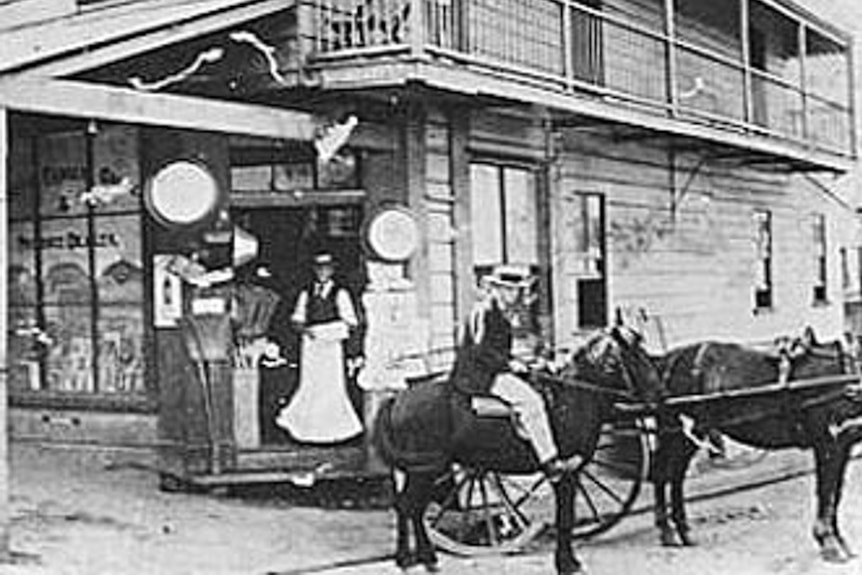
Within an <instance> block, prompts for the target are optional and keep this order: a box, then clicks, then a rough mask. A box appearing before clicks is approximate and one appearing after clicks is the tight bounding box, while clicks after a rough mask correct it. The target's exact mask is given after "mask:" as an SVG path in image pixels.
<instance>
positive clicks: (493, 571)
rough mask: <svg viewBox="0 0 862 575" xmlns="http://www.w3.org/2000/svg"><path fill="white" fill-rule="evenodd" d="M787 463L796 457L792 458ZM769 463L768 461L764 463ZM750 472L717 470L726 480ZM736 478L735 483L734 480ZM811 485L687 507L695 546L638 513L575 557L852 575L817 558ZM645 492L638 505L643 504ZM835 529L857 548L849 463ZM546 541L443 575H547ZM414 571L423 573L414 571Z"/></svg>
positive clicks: (658, 574)
mask: <svg viewBox="0 0 862 575" xmlns="http://www.w3.org/2000/svg"><path fill="white" fill-rule="evenodd" d="M781 455H783V454H775V453H771V454H769V455H768V456H767V459H764V460H763V462H761V463H758V464H757V465H758V466H761V467H765V466H768V465H773V466H775V465H778V463H777V459H779V458H780V457H781ZM788 455H789V456H790V457H794V458H795V457H797V456H798V455H801V454H798V453H793V454H791V453H790V452H788ZM769 458H772V459H773V461H772V462H768V461H767V460H768V459H769ZM752 472H753V470H739V469H733V470H722V471H716V472H715V473H717V474H724V475H725V476H726V477H727V478H728V481H730V480H732V479H734V478H733V477H732V476H733V475H734V474H735V475H737V476H738V475H739V474H746V473H752ZM735 479H737V480H738V479H739V477H736V478H735ZM813 489H814V479H813V476H812V475H810V474H805V475H803V476H800V477H797V478H795V479H791V480H788V481H782V482H778V483H774V484H770V485H768V486H764V487H760V488H756V489H751V490H743V491H739V492H735V493H732V494H728V495H724V496H721V497H717V498H710V499H706V500H702V501H698V502H694V503H691V504H690V505H689V513H690V516H691V518H692V524H693V529H694V533H695V535H696V536H697V538H698V541H699V543H700V544H699V545H698V547H696V548H687V549H683V548H662V547H660V546H659V545H658V544H657V535H656V532H655V530H654V529H653V528H652V525H651V515H650V514H648V513H639V514H636V515H634V516H632V517H629V518H627V519H625V520H624V521H623V522H622V523H621V524H620V525H618V526H617V527H615V528H614V529H613V530H612V531H610V532H609V533H607V534H605V535H603V536H601V537H599V538H597V539H596V540H594V541H591V542H585V543H581V544H579V545H578V546H577V547H578V553H579V556H580V557H581V559H582V560H583V561H584V563H585V564H586V566H587V567H588V569H589V573H591V574H593V575H618V574H629V573H631V574H634V573H637V574H638V575H653V574H654V575H690V574H691V575H727V574H733V575H767V574H770V575H771V574H782V575H791V574H793V575H797V574H807V575H821V574H822V575H851V574H853V575H857V574H858V573H862V559H856V560H854V561H851V562H849V563H846V564H842V565H833V564H826V563H824V562H822V561H821V560H820V559H819V556H818V554H817V552H816V548H815V546H814V542H813V539H812V538H811V537H810V527H811V521H812V517H813V497H812V494H813ZM648 492H649V489H647V493H646V494H645V495H642V496H641V503H642V505H641V507H643V504H644V503H648V502H649V500H650V497H649V493H648ZM841 520H842V526H843V531H844V533H845V535H846V536H847V538H848V539H849V540H850V541H851V542H853V543H855V545H854V549H855V550H857V551H858V550H859V549H862V461H860V460H856V461H855V462H853V463H851V467H850V469H849V472H848V476H847V490H846V491H845V494H844V503H843V507H842V515H841ZM552 549H553V547H552V544H551V543H550V541H548V540H545V541H542V542H541V544H540V545H539V546H538V547H537V548H536V549H535V550H533V551H531V552H530V553H528V554H525V555H521V556H511V557H505V558H483V559H464V558H455V557H451V556H443V557H442V560H441V565H442V569H441V572H442V573H453V574H470V575H473V574H475V575H500V574H501V573H505V574H510V573H511V574H513V575H514V574H518V575H521V574H523V575H530V574H536V575H538V574H540V573H542V574H544V573H550V572H552V567H551V565H552V563H551V553H552ZM326 572H327V573H331V574H333V575H335V574H340V573H344V574H347V573H352V574H356V575H360V574H368V575H371V574H372V573H393V574H394V573H399V571H398V570H397V569H395V568H394V567H393V566H391V565H389V564H387V563H380V562H376V563H373V564H369V565H365V566H361V567H359V566H350V567H345V568H343V569H336V570H329V571H326ZM412 572H413V573H422V572H423V570H422V569H421V568H418V567H417V568H414V569H413V570H412Z"/></svg>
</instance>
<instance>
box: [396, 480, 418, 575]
mask: <svg viewBox="0 0 862 575" xmlns="http://www.w3.org/2000/svg"><path fill="white" fill-rule="evenodd" d="M411 477H412V476H411V475H410V474H409V473H406V472H403V471H399V470H395V472H394V473H393V484H394V488H395V506H394V507H395V521H396V529H397V535H396V546H395V564H396V565H398V567H399V568H401V569H407V568H409V567H411V566H412V565H413V564H414V563H415V559H414V556H413V554H412V553H411V552H410V523H409V518H410V507H411V502H410V500H409V497H410V490H409V486H410V485H411V484H412V483H413V481H412V479H411Z"/></svg>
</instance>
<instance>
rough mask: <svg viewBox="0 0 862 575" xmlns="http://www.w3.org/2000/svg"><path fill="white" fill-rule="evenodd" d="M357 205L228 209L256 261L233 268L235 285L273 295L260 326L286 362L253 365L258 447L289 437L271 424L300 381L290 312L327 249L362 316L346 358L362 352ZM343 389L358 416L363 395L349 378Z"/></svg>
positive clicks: (297, 336) (288, 442) (297, 341)
mask: <svg viewBox="0 0 862 575" xmlns="http://www.w3.org/2000/svg"><path fill="white" fill-rule="evenodd" d="M362 216H363V214H362V205H361V204H358V203H356V204H335V205H304V206H291V207H280V206H277V207H273V206H263V207H261V206H255V207H234V208H233V209H232V211H231V219H232V221H233V222H234V223H235V225H236V226H237V227H239V228H241V229H242V230H243V231H244V232H245V233H247V234H249V235H251V236H253V237H254V238H255V239H256V240H257V242H258V246H259V247H258V257H257V258H256V259H255V260H253V261H252V262H249V263H247V264H246V265H244V266H243V268H242V269H239V270H237V276H238V277H239V278H240V281H246V282H253V283H254V284H255V285H258V286H262V287H266V288H268V289H269V290H271V291H272V292H275V293H276V294H277V295H278V304H277V305H276V307H275V310H274V312H273V313H272V315H271V317H270V318H269V321H268V325H267V326H266V328H265V334H266V337H267V338H268V339H269V340H270V341H273V342H275V343H277V344H278V346H279V349H280V352H281V356H282V357H283V358H284V359H285V360H286V363H282V362H278V363H277V364H272V365H268V364H267V362H265V361H264V362H263V363H261V362H258V363H259V365H258V378H257V379H258V382H259V388H258V401H257V403H258V409H257V412H258V423H259V431H260V442H261V444H263V445H270V446H272V445H291V444H292V443H293V442H292V440H291V438H290V436H289V435H288V434H287V433H286V432H285V431H284V430H282V429H281V428H279V427H278V426H277V425H276V424H275V420H276V417H277V415H278V412H279V410H280V409H282V408H283V407H284V406H286V405H287V404H288V403H289V402H290V400H291V398H292V397H293V395H294V394H295V393H296V390H297V389H298V386H299V383H300V376H301V374H300V369H299V366H300V365H301V362H300V354H301V336H300V334H299V333H297V332H296V331H295V330H294V329H293V327H292V325H291V321H290V318H291V315H292V313H293V311H294V308H295V306H296V301H297V298H298V297H299V294H300V292H301V291H302V289H303V288H305V287H306V286H308V285H309V284H310V283H311V281H312V279H313V278H312V266H311V263H312V259H313V257H314V255H315V254H317V253H319V252H321V251H326V252H329V253H330V254H332V256H333V258H334V260H335V262H336V274H335V279H336V281H337V282H338V283H340V284H341V285H343V286H344V287H346V288H347V290H348V292H349V293H350V295H351V299H352V301H353V304H354V307H355V308H356V311H357V313H358V315H359V317H360V324H361V326H360V330H359V332H360V333H359V334H357V337H355V338H353V340H352V342H351V344H352V345H354V346H356V345H358V346H359V347H360V349H358V350H357V349H355V348H354V349H351V350H350V351H351V354H356V353H360V354H361V352H362V349H361V346H362V342H363V341H364V323H365V322H364V313H363V312H364V310H363V309H362V303H361V302H362V297H361V296H362V292H363V290H364V287H365V283H366V281H365V273H364V266H363V263H362V249H361V245H360V226H361V224H362ZM347 391H348V394H349V396H350V399H351V402H352V403H353V406H354V409H356V412H357V414H359V415H360V417H361V415H362V395H361V391H360V389H359V388H358V386H357V385H356V381H355V377H350V378H348V380H347Z"/></svg>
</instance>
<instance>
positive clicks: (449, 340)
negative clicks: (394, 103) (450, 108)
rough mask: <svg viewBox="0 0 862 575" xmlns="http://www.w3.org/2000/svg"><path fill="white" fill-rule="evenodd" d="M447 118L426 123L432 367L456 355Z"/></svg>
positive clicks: (432, 118)
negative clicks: (454, 352) (454, 351)
mask: <svg viewBox="0 0 862 575" xmlns="http://www.w3.org/2000/svg"><path fill="white" fill-rule="evenodd" d="M450 140H451V138H450V126H449V121H448V119H447V118H446V117H445V116H443V115H441V114H433V113H432V114H430V115H429V118H428V120H427V121H426V124H425V151H426V156H425V185H426V187H425V209H426V212H427V214H428V272H429V294H430V296H429V299H430V304H431V334H430V350H429V351H430V354H429V364H430V365H429V367H430V368H431V369H432V370H436V369H441V368H446V367H448V366H449V365H450V363H451V361H452V358H453V355H452V354H453V350H454V345H455V331H456V325H457V323H456V322H457V313H458V310H457V306H456V297H455V296H456V291H455V285H456V281H457V278H456V273H455V254H454V242H455V234H454V219H453V218H454V192H453V188H452V166H451V164H452V162H451V145H450Z"/></svg>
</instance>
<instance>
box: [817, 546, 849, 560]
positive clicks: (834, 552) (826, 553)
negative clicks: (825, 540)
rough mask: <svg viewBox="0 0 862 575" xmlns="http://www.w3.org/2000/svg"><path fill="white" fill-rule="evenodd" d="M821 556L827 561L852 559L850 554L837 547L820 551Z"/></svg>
mask: <svg viewBox="0 0 862 575" xmlns="http://www.w3.org/2000/svg"><path fill="white" fill-rule="evenodd" d="M820 556H821V557H822V558H823V560H824V561H826V562H827V563H846V562H847V561H849V560H850V557H849V556H847V555H845V554H844V553H842V552H841V551H840V550H839V549H837V548H828V549H823V550H822V551H821V552H820Z"/></svg>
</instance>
